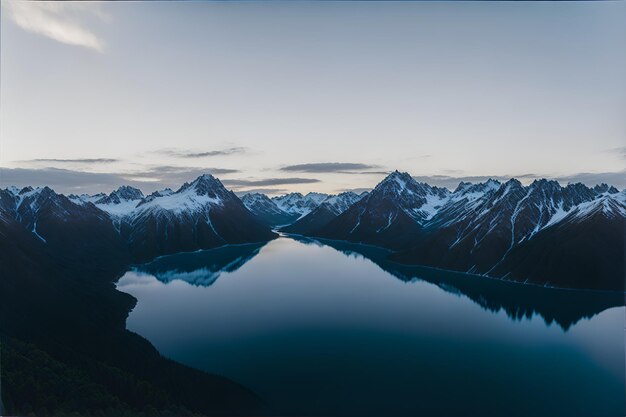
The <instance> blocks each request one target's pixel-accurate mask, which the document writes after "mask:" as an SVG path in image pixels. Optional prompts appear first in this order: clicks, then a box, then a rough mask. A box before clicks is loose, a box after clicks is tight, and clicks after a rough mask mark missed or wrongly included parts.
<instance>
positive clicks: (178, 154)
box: [156, 146, 248, 158]
mask: <svg viewBox="0 0 626 417" xmlns="http://www.w3.org/2000/svg"><path fill="white" fill-rule="evenodd" d="M247 151H248V149H247V148H244V147H240V146H239V147H233V148H226V149H220V150H213V151H202V152H194V151H185V150H180V149H161V150H159V151H156V152H157V153H159V154H161V155H167V156H171V157H174V158H205V157H209V156H225V155H234V154H242V153H246V152H247Z"/></svg>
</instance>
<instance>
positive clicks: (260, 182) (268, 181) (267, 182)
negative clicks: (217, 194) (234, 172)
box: [222, 178, 320, 187]
mask: <svg viewBox="0 0 626 417" xmlns="http://www.w3.org/2000/svg"><path fill="white" fill-rule="evenodd" d="M316 182H320V180H318V179H315V178H264V179H257V180H241V179H239V180H237V179H226V180H222V183H223V184H224V185H229V186H233V187H268V186H272V185H289V184H313V183H316Z"/></svg>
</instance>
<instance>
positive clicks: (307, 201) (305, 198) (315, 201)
mask: <svg viewBox="0 0 626 417" xmlns="http://www.w3.org/2000/svg"><path fill="white" fill-rule="evenodd" d="M326 198H328V194H322V193H313V192H311V193H308V194H306V195H302V194H300V193H290V194H285V195H282V196H279V197H272V201H273V202H274V203H275V204H276V206H278V208H280V209H281V210H282V211H284V212H285V213H288V214H297V215H298V217H302V216H304V215H306V214H308V213H310V212H311V211H312V210H313V209H315V208H316V207H317V206H319V205H320V204H322V202H323V201H324V200H325V199H326Z"/></svg>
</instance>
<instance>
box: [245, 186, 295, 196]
mask: <svg viewBox="0 0 626 417" xmlns="http://www.w3.org/2000/svg"><path fill="white" fill-rule="evenodd" d="M288 192H289V190H286V189H284V188H250V189H247V190H243V191H235V194H237V195H238V196H239V197H241V196H242V195H244V194H249V193H261V194H266V195H272V196H274V195H282V194H287V193H288Z"/></svg>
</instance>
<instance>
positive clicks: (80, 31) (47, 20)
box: [2, 0, 105, 52]
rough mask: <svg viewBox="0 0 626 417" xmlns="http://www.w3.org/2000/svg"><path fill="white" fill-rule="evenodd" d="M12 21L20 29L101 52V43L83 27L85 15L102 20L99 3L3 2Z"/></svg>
mask: <svg viewBox="0 0 626 417" xmlns="http://www.w3.org/2000/svg"><path fill="white" fill-rule="evenodd" d="M2 5H3V6H4V7H6V10H7V12H8V14H9V16H10V18H11V20H13V22H15V24H16V25H17V26H19V27H21V28H22V29H24V30H26V31H28V32H32V33H36V34H39V35H42V36H46V37H48V38H50V39H54V40H55V41H58V42H61V43H65V44H68V45H76V46H82V47H84V48H88V49H91V50H94V51H98V52H103V51H104V42H103V41H102V39H100V38H99V37H98V36H97V35H96V34H95V33H93V32H92V31H91V30H89V29H88V28H86V27H85V25H84V23H83V21H84V18H85V17H86V15H87V14H91V15H95V16H96V17H98V18H100V19H102V18H104V17H105V16H104V15H103V13H102V12H101V10H100V6H99V5H98V4H96V3H91V2H86V3H83V2H47V1H44V2H39V1H15V0H12V1H3V2H2Z"/></svg>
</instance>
